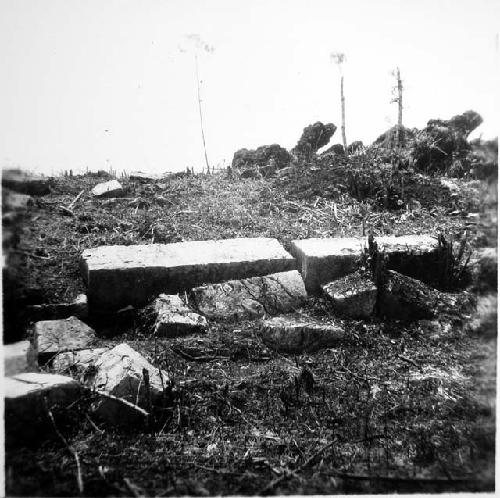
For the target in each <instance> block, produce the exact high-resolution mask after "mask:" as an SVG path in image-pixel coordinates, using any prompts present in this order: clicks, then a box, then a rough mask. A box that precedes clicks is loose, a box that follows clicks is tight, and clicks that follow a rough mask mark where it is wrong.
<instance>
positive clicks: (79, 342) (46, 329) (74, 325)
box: [34, 316, 95, 363]
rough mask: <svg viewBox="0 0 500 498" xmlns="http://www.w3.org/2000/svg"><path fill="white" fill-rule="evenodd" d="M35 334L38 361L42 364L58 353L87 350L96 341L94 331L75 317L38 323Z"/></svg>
mask: <svg viewBox="0 0 500 498" xmlns="http://www.w3.org/2000/svg"><path fill="white" fill-rule="evenodd" d="M34 333H35V344H36V350H37V352H38V360H39V362H41V363H44V362H45V361H47V360H49V359H51V358H52V357H53V356H54V355H56V354H57V353H62V352H64V351H77V350H79V349H86V348H88V347H89V346H90V345H92V343H93V342H94V340H95V333H94V331H93V329H91V328H90V327H89V326H88V325H87V324H85V323H83V322H82V321H80V320H78V318H76V317H74V316H72V317H69V318H67V319H66V320H42V321H41V322H37V323H35V327H34Z"/></svg>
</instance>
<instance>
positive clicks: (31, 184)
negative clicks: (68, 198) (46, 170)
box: [2, 170, 50, 195]
mask: <svg viewBox="0 0 500 498" xmlns="http://www.w3.org/2000/svg"><path fill="white" fill-rule="evenodd" d="M2 186H3V187H7V188H9V189H11V190H14V191H16V192H20V193H21V194H28V195H46V194H49V193H50V178H45V177H42V176H37V175H31V174H29V173H27V172H26V171H22V170H4V171H2Z"/></svg>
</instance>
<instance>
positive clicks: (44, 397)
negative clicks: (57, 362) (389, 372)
mask: <svg viewBox="0 0 500 498" xmlns="http://www.w3.org/2000/svg"><path fill="white" fill-rule="evenodd" d="M80 393H81V387H80V384H79V383H78V382H76V381H75V380H73V379H72V378H71V377H65V376H62V375H53V374H47V373H21V374H18V375H15V376H14V377H7V378H5V379H4V396H5V443H6V446H11V445H12V446H13V445H15V446H19V445H22V444H24V443H27V444H33V443H34V442H35V441H37V440H39V439H40V438H42V437H46V436H48V435H49V434H53V429H52V430H50V427H51V422H50V419H49V418H48V415H47V407H48V408H49V409H50V411H51V412H52V414H53V416H54V417H55V418H56V420H57V418H58V414H59V412H64V411H66V408H67V407H69V406H70V405H71V404H72V403H74V402H75V401H76V400H77V399H78V397H79V395H80Z"/></svg>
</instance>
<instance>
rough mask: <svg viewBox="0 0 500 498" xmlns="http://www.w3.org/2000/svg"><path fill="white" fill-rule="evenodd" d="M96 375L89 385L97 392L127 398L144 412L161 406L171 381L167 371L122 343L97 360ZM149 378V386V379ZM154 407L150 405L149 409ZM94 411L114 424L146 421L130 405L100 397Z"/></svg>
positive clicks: (89, 381)
mask: <svg viewBox="0 0 500 498" xmlns="http://www.w3.org/2000/svg"><path fill="white" fill-rule="evenodd" d="M93 370H94V375H93V376H92V377H91V378H90V377H89V380H88V382H86V385H88V386H89V387H91V388H92V389H95V390H96V391H97V392H103V393H105V394H110V395H111V396H114V397H116V398H121V399H124V400H125V401H128V402H129V403H131V404H132V405H136V406H138V407H140V408H142V409H143V410H147V409H150V408H151V406H155V405H159V404H161V403H162V401H163V398H164V392H165V390H166V389H167V388H168V387H169V385H170V379H169V376H168V374H167V372H165V371H164V370H160V369H159V368H157V367H155V366H153V365H152V364H151V363H149V362H148V361H147V360H146V359H145V358H144V357H143V356H141V355H140V354H139V353H138V352H137V351H135V350H134V349H132V348H131V347H130V346H129V345H128V344H125V343H122V344H119V345H118V346H115V347H114V348H113V349H110V350H109V351H107V352H105V353H103V354H102V355H100V357H99V358H98V359H97V360H96V361H95V363H94V366H93ZM144 372H146V375H147V376H148V378H149V380H148V387H147V386H146V378H145V375H144ZM149 405H151V406H149ZM94 410H95V412H96V413H97V415H99V417H101V418H102V419H103V420H106V421H107V422H109V423H111V424H113V425H130V424H135V423H137V422H140V421H144V415H141V413H140V412H139V411H138V410H135V409H134V408H132V407H128V406H127V404H125V403H121V402H120V401H117V400H114V399H110V398H109V397H106V396H105V395H104V396H101V397H100V398H99V400H98V401H97V403H96V404H95V406H94Z"/></svg>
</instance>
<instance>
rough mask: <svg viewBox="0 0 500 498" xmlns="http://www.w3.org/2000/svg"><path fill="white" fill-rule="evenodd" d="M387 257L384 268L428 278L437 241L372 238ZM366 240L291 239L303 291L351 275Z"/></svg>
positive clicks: (407, 237)
mask: <svg viewBox="0 0 500 498" xmlns="http://www.w3.org/2000/svg"><path fill="white" fill-rule="evenodd" d="M375 240H376V242H377V244H378V247H379V250H380V251H383V252H385V254H386V255H387V257H388V262H387V267H388V268H390V269H394V270H397V271H400V272H401V273H405V274H408V275H409V276H412V277H415V278H419V277H420V276H422V275H425V274H426V273H428V274H429V275H432V273H433V268H435V264H436V258H437V240H436V239H435V238H433V237H431V236H428V235H405V236H400V237H396V236H383V237H376V238H375ZM366 246H367V240H366V238H360V237H338V238H326V239H317V238H316V239H304V240H294V241H292V243H291V249H290V252H291V253H292V254H293V255H294V256H295V257H296V258H297V261H298V265H299V269H300V272H301V274H302V278H303V279H304V282H305V285H306V289H307V291H308V292H311V293H319V292H321V286H322V285H323V284H326V283H328V282H331V281H332V280H335V279H338V278H340V277H344V276H345V275H348V274H349V273H353V272H354V271H355V270H356V268H357V262H358V260H359V259H360V257H361V253H362V251H363V250H364V248H365V247H366Z"/></svg>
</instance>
